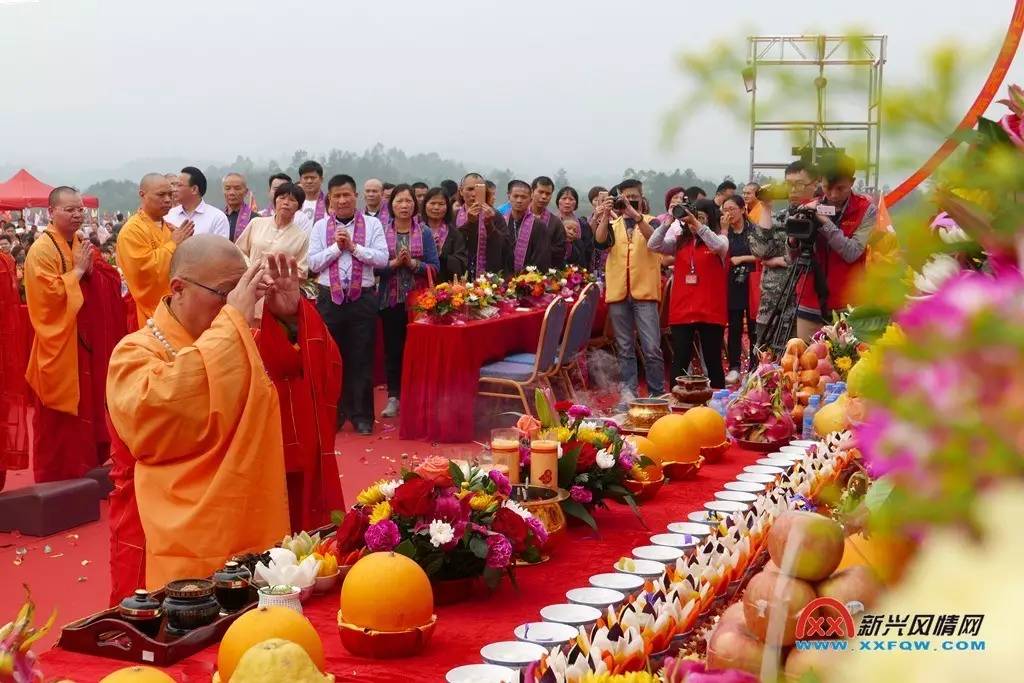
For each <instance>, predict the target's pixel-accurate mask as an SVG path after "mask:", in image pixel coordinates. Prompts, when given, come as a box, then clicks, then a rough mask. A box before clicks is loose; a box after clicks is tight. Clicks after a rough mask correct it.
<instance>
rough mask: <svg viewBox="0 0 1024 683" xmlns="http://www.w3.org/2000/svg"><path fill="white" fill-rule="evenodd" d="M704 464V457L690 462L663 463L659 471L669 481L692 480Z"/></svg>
mask: <svg viewBox="0 0 1024 683" xmlns="http://www.w3.org/2000/svg"><path fill="white" fill-rule="evenodd" d="M703 464H704V456H700V457H699V458H697V459H696V460H694V461H692V462H663V463H661V469H662V471H663V472H664V473H665V476H666V477H668V478H669V479H670V480H671V481H681V480H683V479H693V478H694V477H695V476H697V472H698V471H700V468H701V465H703Z"/></svg>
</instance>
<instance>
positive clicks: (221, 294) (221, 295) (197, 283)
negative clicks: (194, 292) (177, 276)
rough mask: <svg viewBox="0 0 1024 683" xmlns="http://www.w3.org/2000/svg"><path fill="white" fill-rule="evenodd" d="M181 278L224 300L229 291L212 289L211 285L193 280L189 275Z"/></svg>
mask: <svg viewBox="0 0 1024 683" xmlns="http://www.w3.org/2000/svg"><path fill="white" fill-rule="evenodd" d="M181 279H182V280H184V281H185V282H188V283H190V284H193V285H195V286H196V287H199V288H201V289H205V290H206V291H207V292H209V293H210V294H213V295H214V296H218V297H220V298H221V299H225V300H226V299H227V298H228V294H230V292H222V291H221V290H219V289H214V288H213V287H207V286H206V285H204V284H203V283H202V282H196V281H195V280H193V279H192V278H190V277H183V278H181Z"/></svg>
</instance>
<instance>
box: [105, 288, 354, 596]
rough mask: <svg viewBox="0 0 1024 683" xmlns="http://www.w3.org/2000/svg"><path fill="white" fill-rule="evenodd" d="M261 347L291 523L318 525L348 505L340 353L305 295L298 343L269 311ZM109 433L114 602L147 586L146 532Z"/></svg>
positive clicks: (124, 451)
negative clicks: (277, 414) (342, 463)
mask: <svg viewBox="0 0 1024 683" xmlns="http://www.w3.org/2000/svg"><path fill="white" fill-rule="evenodd" d="M157 324H158V326H159V323H157ZM161 329H163V328H161ZM257 346H258V348H259V353H260V356H261V359H262V360H263V363H264V366H265V367H266V368H267V372H268V374H269V375H270V377H271V378H272V379H273V380H274V384H275V387H276V389H277V394H278V397H279V403H280V406H281V428H282V440H283V444H284V446H283V447H284V462H285V469H286V481H287V489H288V502H289V510H290V518H291V529H292V531H298V530H301V529H306V530H309V529H314V528H316V527H319V526H322V525H324V524H326V523H327V522H328V521H329V520H330V513H331V511H332V510H344V508H345V502H344V498H343V497H342V493H341V481H340V479H339V477H338V467H337V460H336V458H335V453H334V435H335V428H334V416H335V414H336V413H335V410H336V406H335V401H336V400H337V396H338V391H339V388H340V385H341V359H340V356H339V354H338V350H337V347H335V345H334V341H333V340H332V338H331V336H330V333H329V332H328V331H327V328H326V326H325V325H324V323H323V320H322V319H321V318H320V315H319V313H317V310H316V308H315V306H313V304H312V303H310V302H308V301H305V300H303V301H302V305H301V307H300V310H299V325H298V348H297V349H296V347H295V346H293V345H292V344H291V343H290V342H289V340H288V336H287V333H286V332H285V330H284V328H283V327H282V326H281V325H280V323H278V322H277V321H276V320H275V319H274V318H273V317H272V316H269V315H267V316H264V318H263V322H262V325H261V329H260V333H259V335H258V336H257ZM111 438H112V441H113V442H112V444H111V450H110V455H111V460H112V462H113V467H112V468H111V471H110V478H111V480H112V481H113V483H114V491H113V492H111V494H110V541H111V545H110V562H111V595H110V604H111V605H115V604H117V603H118V602H120V601H121V599H122V598H124V597H125V596H127V595H130V594H131V593H132V591H134V590H135V589H136V588H139V587H140V586H142V585H144V584H145V582H144V579H145V576H146V571H145V566H146V551H145V548H146V535H145V532H144V531H143V527H142V523H141V521H140V520H139V512H138V506H137V504H136V500H135V481H134V471H135V465H136V459H135V458H134V457H133V456H132V454H131V452H130V451H129V450H128V447H127V446H125V444H124V443H123V442H122V441H121V440H120V439H119V438H118V436H117V433H116V430H114V429H111ZM278 540H280V537H278V538H275V539H273V540H272V542H271V544H270V545H272V544H273V543H274V542H276V541H278ZM267 547H269V545H268V546H267ZM263 549H265V548H262V549H261V550H263ZM229 556H230V555H229V554H225V557H229Z"/></svg>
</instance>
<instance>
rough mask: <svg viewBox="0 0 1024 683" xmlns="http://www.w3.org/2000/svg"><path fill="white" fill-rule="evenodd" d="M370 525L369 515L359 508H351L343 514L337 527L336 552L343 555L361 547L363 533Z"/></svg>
mask: <svg viewBox="0 0 1024 683" xmlns="http://www.w3.org/2000/svg"><path fill="white" fill-rule="evenodd" d="M368 526H370V517H369V515H366V514H364V513H363V510H361V509H359V508H352V509H351V510H349V511H348V513H346V514H345V519H344V520H342V522H341V525H340V526H339V527H338V537H337V538H338V554H339V555H344V554H345V553H350V552H352V551H353V550H357V549H359V548H362V547H363V534H365V533H366V528H367V527H368Z"/></svg>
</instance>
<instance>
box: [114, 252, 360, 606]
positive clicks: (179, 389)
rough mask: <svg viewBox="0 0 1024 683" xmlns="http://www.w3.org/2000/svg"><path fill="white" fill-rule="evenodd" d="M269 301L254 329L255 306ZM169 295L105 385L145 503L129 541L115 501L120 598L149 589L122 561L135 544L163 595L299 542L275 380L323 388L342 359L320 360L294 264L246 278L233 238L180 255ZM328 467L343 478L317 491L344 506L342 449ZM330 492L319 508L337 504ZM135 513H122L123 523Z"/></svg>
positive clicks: (123, 348) (325, 480)
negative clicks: (232, 562)
mask: <svg viewBox="0 0 1024 683" xmlns="http://www.w3.org/2000/svg"><path fill="white" fill-rule="evenodd" d="M264 269H265V270H266V273H264ZM264 290H265V291H266V305H265V308H264V315H263V321H262V327H261V329H260V330H258V331H256V330H253V329H252V327H253V326H254V325H255V318H254V316H255V305H256V301H257V300H258V299H259V298H260V296H261V292H262V291H264ZM170 292H171V293H170V296H169V297H167V298H165V299H164V300H163V302H161V303H160V305H159V306H158V307H157V310H156V311H155V312H154V314H153V318H152V320H151V322H150V324H148V325H146V326H145V327H144V328H143V329H140V330H139V331H138V332H136V333H134V334H132V335H129V336H128V337H127V338H126V339H125V340H124V341H123V342H122V343H121V344H120V345H119V346H118V348H117V349H116V351H115V353H114V357H113V359H112V361H111V367H110V373H109V376H108V381H107V399H108V402H109V410H110V419H111V423H112V425H113V427H114V429H115V430H116V432H117V436H118V437H120V439H121V440H122V441H123V444H124V447H125V450H126V451H127V452H128V453H130V454H131V455H133V456H134V460H135V463H136V464H135V472H134V485H135V489H136V490H137V492H138V495H137V496H134V497H135V499H136V500H137V505H138V514H139V518H140V519H141V527H142V530H143V531H144V536H143V537H139V538H135V539H130V538H127V537H126V534H129V533H130V532H131V515H130V514H128V515H124V514H120V512H119V513H118V515H117V516H116V517H115V514H114V507H115V506H114V500H113V498H114V495H113V494H112V504H111V533H112V541H114V543H113V544H112V548H111V570H112V574H113V575H112V587H113V591H112V596H111V599H112V600H114V599H115V597H116V596H118V595H120V596H122V597H123V595H125V594H128V593H130V592H131V591H132V590H133V589H134V588H136V587H137V586H136V585H134V584H132V583H131V582H132V581H133V576H132V572H131V571H130V568H128V567H126V564H125V562H124V561H123V560H124V559H125V558H126V557H130V554H129V555H127V556H124V555H122V556H120V557H119V553H124V552H129V551H130V548H131V546H132V545H139V546H144V547H145V548H146V551H145V577H146V585H147V586H148V587H151V588H157V587H159V586H162V585H163V584H165V583H166V582H167V581H170V580H173V579H175V578H186V577H190V576H207V575H209V574H210V573H211V572H212V571H213V570H215V569H216V568H217V567H218V566H219V565H220V564H221V563H222V562H223V561H224V560H226V559H228V558H230V557H231V556H233V555H237V554H240V553H246V552H252V551H257V552H262V551H263V550H265V549H267V548H269V547H271V546H272V545H273V544H274V543H276V542H277V541H279V540H280V539H281V537H282V536H284V534H286V533H287V532H288V531H289V529H290V528H291V527H290V524H289V507H288V497H289V494H288V490H289V487H288V485H287V484H286V464H285V463H286V456H285V446H284V439H283V437H282V419H281V410H280V407H279V400H278V392H277V391H275V389H274V383H273V382H272V380H271V378H275V379H277V378H279V377H280V378H286V377H289V376H294V375H295V374H296V373H299V374H298V376H299V377H302V376H305V377H308V378H312V377H316V376H318V375H320V374H327V373H326V371H327V369H328V368H320V367H311V366H306V365H304V363H306V362H314V363H315V362H319V360H322V359H325V360H326V361H327V362H328V364H329V363H331V362H332V360H333V362H334V363H337V362H338V361H337V350H336V349H334V348H333V347H331V346H329V345H324V344H319V346H320V348H319V349H317V348H315V347H316V346H317V345H318V341H317V340H316V339H315V338H314V339H312V340H311V339H310V336H311V335H310V334H309V333H310V332H313V333H317V331H318V330H317V329H313V330H307V329H306V326H307V325H310V324H311V322H316V323H317V325H316V327H317V328H320V332H321V334H322V327H323V323H322V322H319V320H318V318H316V311H315V310H314V309H313V308H312V305H311V304H310V303H309V302H307V301H305V300H304V299H303V298H302V296H301V294H300V292H299V276H298V265H297V263H296V262H295V260H294V259H291V258H288V257H285V256H284V255H280V254H278V255H272V256H268V257H267V263H266V265H264V264H263V263H262V262H261V263H257V264H254V265H253V266H252V267H251V268H249V269H248V270H246V268H245V261H244V259H243V258H242V255H241V253H240V252H239V251H238V249H237V248H236V247H235V246H234V245H233V244H231V243H230V242H229V241H228V240H226V239H224V238H222V237H218V236H214V235H197V236H195V237H193V238H192V239H190V240H188V241H187V242H185V243H184V244H182V246H181V247H180V248H179V249H178V250H177V251H176V252H175V255H174V258H173V260H172V263H171V272H170ZM254 337H255V339H254ZM324 341H329V336H328V337H327V338H326V339H325V340H324ZM296 342H297V343H298V347H299V348H298V349H296V348H295V346H294V345H293V344H295V343H296ZM304 342H306V343H305V344H304ZM261 352H262V354H263V357H262V358H261ZM300 353H301V360H298V359H297V358H296V356H297V355H299V354H300ZM296 366H298V367H296ZM268 375H269V376H268ZM279 386H280V384H279ZM291 386H292V387H293V388H294V386H295V385H291ZM333 392H334V393H333V395H335V396H336V395H337V388H336V386H335V387H334V388H333ZM321 412H327V411H321V410H313V411H312V414H313V415H314V419H319V417H318V416H319V414H320V413H321ZM329 422H330V421H329V420H328V423H329ZM184 435H187V437H185V436H184ZM300 441H303V439H300ZM332 446H333V443H332ZM301 457H302V459H305V456H301ZM330 462H331V465H332V466H333V467H332V468H333V472H330V473H329V472H328V471H327V469H328V467H327V466H324V467H323V468H322V470H321V471H320V472H319V475H320V482H319V485H320V486H321V487H322V489H326V488H330V487H332V486H333V487H334V488H335V489H337V499H338V500H339V501H340V482H339V480H338V474H337V469H336V464H334V463H335V461H334V457H333V448H332V453H331V457H330ZM319 464H320V463H317V465H319ZM121 483H123V482H121ZM115 485H118V491H122V492H123V491H124V490H125V489H124V488H123V487H121V486H120V485H119V482H117V481H115ZM313 488H314V487H313V486H300V487H299V488H298V489H297V491H296V493H297V494H298V495H300V496H301V495H302V492H303V491H307V490H312V489H313ZM322 489H321V491H315V492H313V496H314V497H317V498H322V499H324V500H325V499H327V496H326V494H324V493H323V492H322ZM133 495H134V494H133ZM303 502H304V503H310V504H313V503H315V501H303ZM125 503H127V501H123V500H122V501H119V502H118V507H119V510H120V511H121V512H123V511H124V509H125V508H127V507H128V506H127V505H125ZM316 504H317V505H319V506H320V507H323V505H324V503H323V502H320V503H316ZM119 532H122V533H121V537H120V538H118V536H117V535H118V533H119ZM132 540H134V541H135V543H132V542H130V541H132Z"/></svg>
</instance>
